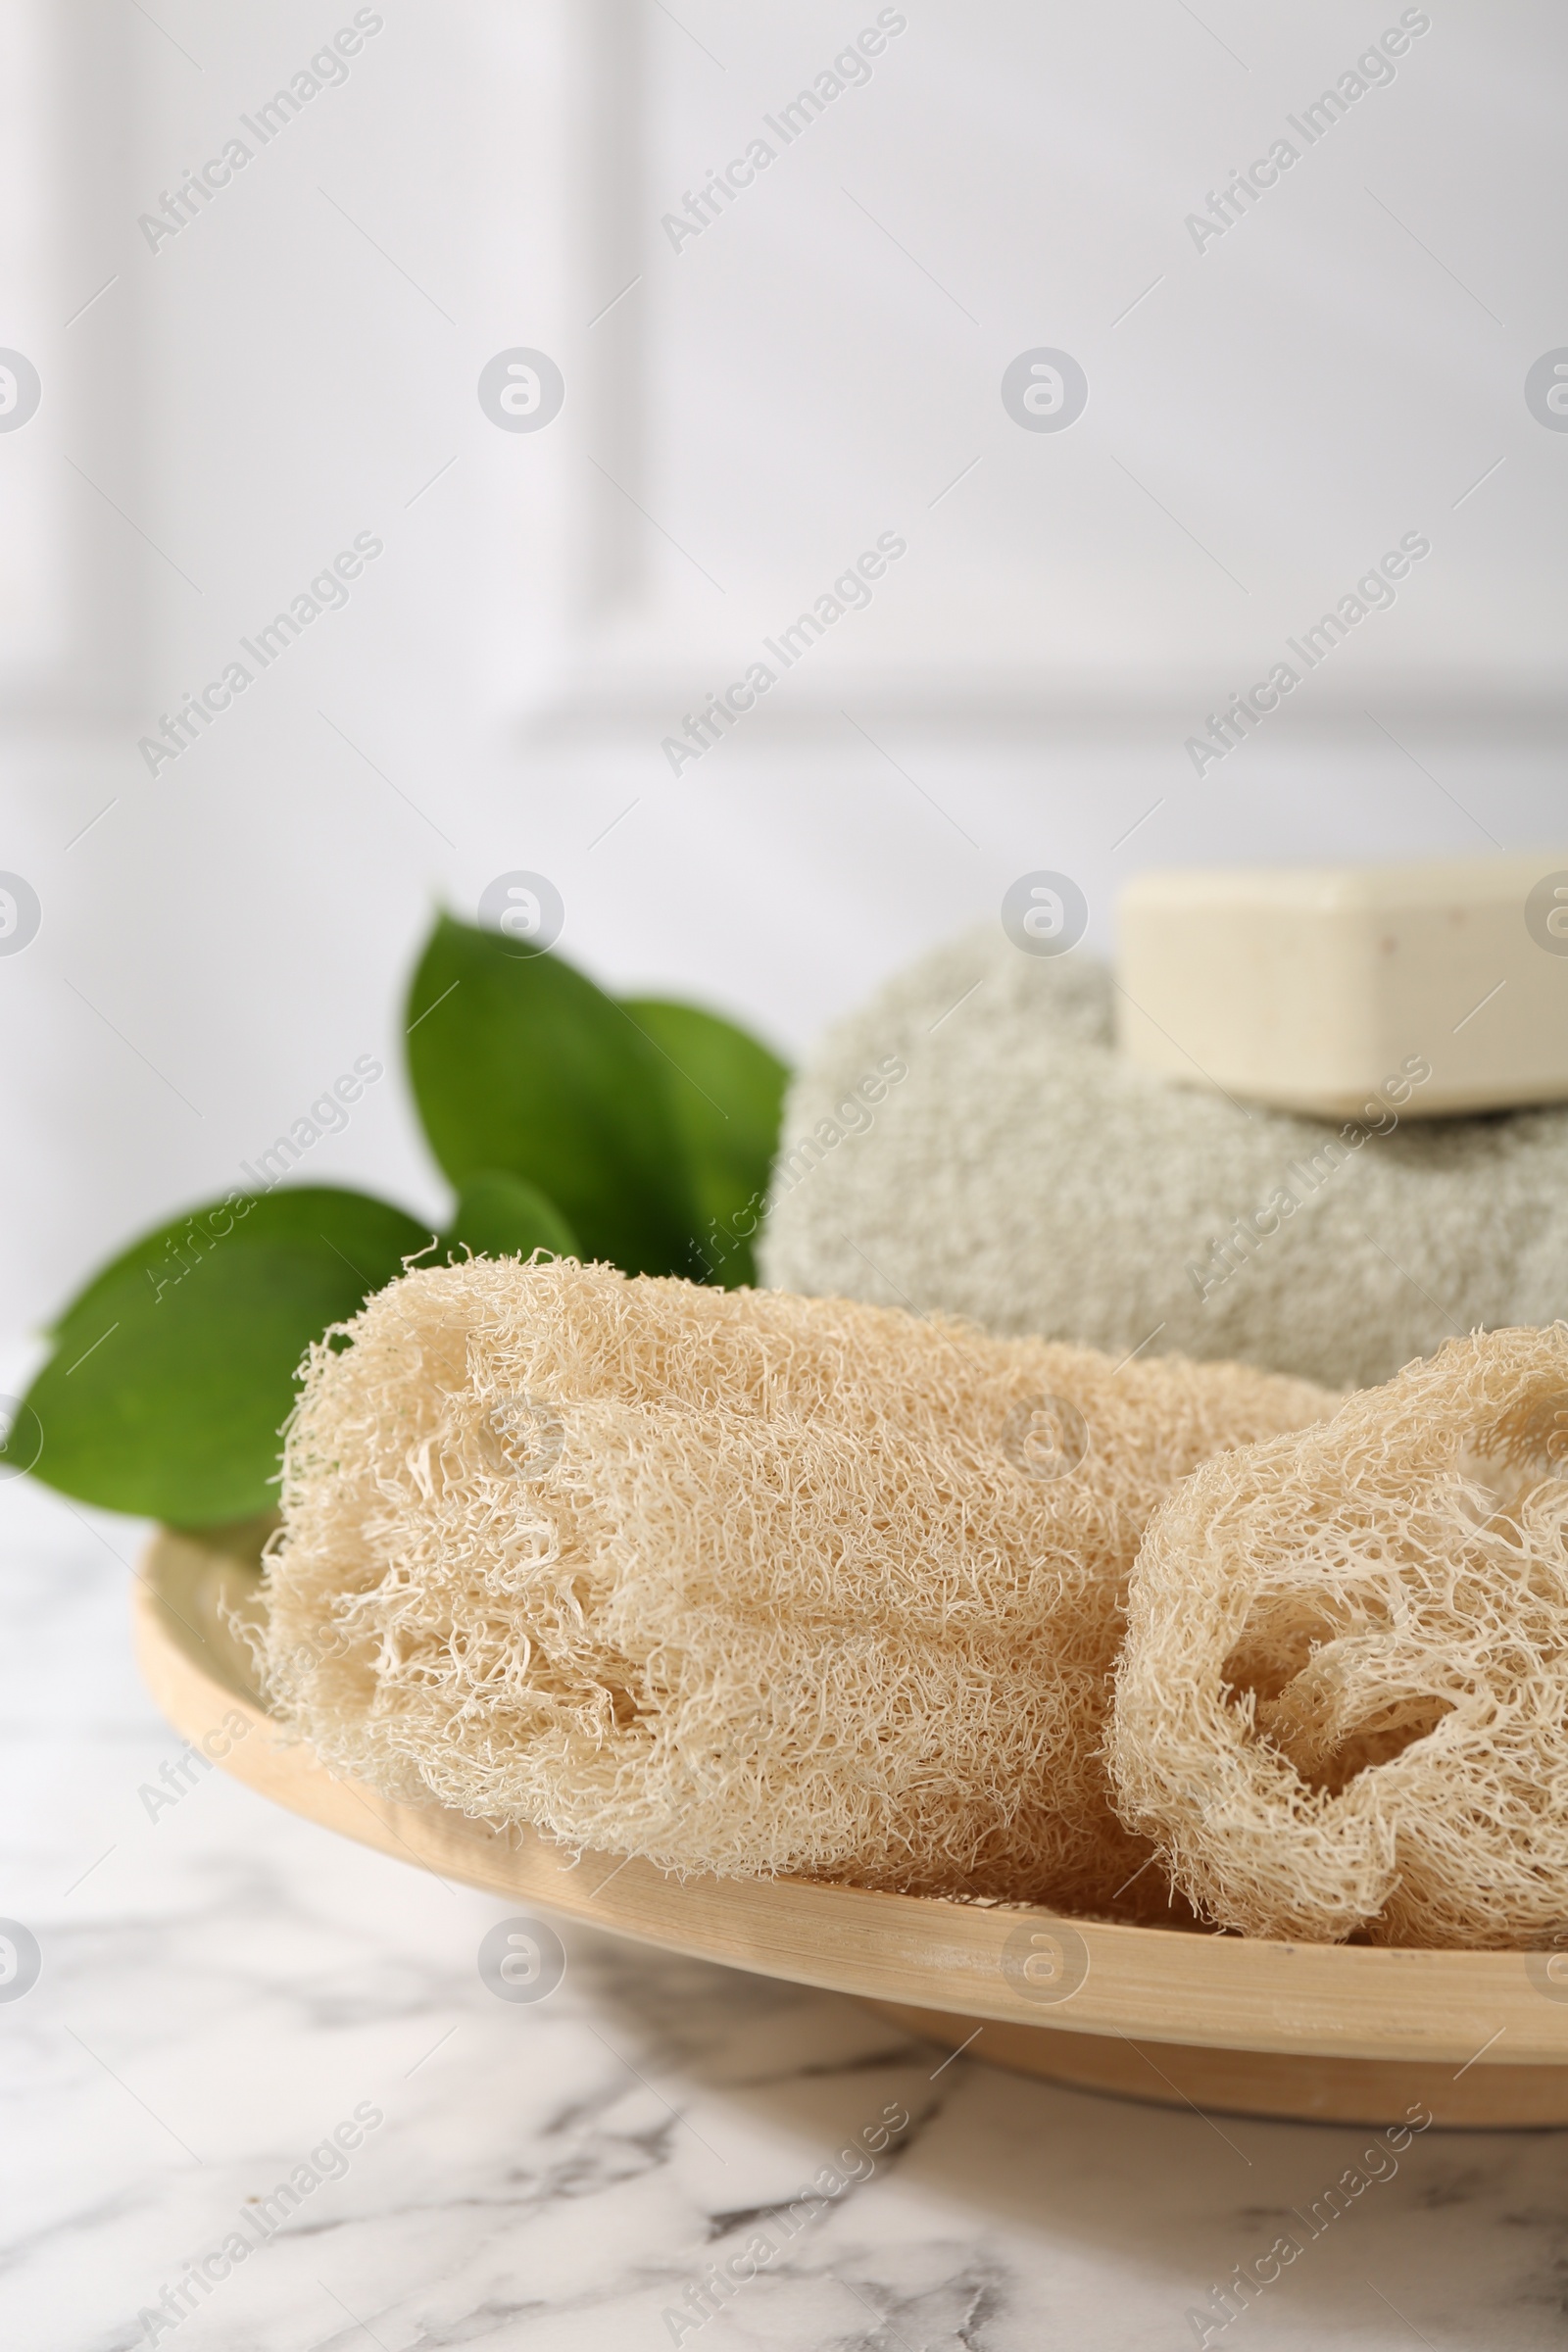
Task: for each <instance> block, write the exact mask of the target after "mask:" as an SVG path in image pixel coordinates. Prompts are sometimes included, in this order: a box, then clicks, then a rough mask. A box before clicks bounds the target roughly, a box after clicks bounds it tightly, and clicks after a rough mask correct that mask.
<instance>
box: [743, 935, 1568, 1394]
mask: <svg viewBox="0 0 1568 2352" xmlns="http://www.w3.org/2000/svg"><path fill="white" fill-rule="evenodd" d="M1113 994H1114V991H1113V984H1112V981H1111V979H1110V975H1109V974H1108V973H1107V972H1106V970H1105V969H1104V967H1103V965H1099V964H1096V963H1094V962H1092V961H1090V960H1089V959H1088V958H1087V957H1086V956H1084V954H1083V953H1082V951H1081V950H1080V951H1076V952H1075V953H1073V954H1072V955H1070V956H1060V957H1054V958H1053V957H1037V956H1026V955H1022V954H1020V953H1019V951H1018V950H1017V949H1016V948H1015V947H1013V945H1012V944H1011V942H1010V941H1009V940H1007V939H1005V938H1004V937H1003V936H1002V935H1001V934H1000V933H997V934H994V935H992V936H989V937H988V936H985V935H978V936H976V937H974V938H972V939H967V940H960V941H958V942H957V943H956V944H955V945H953V946H951V947H947V948H943V949H942V950H940V951H939V952H938V953H936V954H935V955H932V956H928V957H927V958H926V959H925V960H924V961H923V962H921V963H918V964H916V965H915V966H914V967H913V968H912V969H911V970H909V971H907V972H906V973H904V974H902V975H901V976H900V977H899V978H898V979H896V980H894V981H892V982H890V983H889V984H888V985H887V986H886V987H885V988H884V989H883V990H881V992H880V993H879V994H878V995H877V996H876V997H875V998H874V999H873V1000H872V1001H871V1002H870V1003H869V1004H868V1005H865V1006H864V1007H863V1008H862V1009H861V1010H859V1011H858V1012H856V1013H855V1014H854V1015H853V1016H852V1017H851V1018H850V1019H848V1020H846V1021H845V1022H843V1023H842V1024H841V1025H840V1026H839V1027H838V1028H837V1029H836V1030H835V1031H834V1032H833V1033H832V1035H831V1036H830V1037H828V1038H827V1039H826V1040H825V1042H824V1043H823V1045H822V1046H821V1047H820V1048H819V1049H818V1051H817V1053H816V1054H815V1055H814V1056H813V1057H812V1059H811V1061H810V1062H809V1064H808V1065H807V1066H806V1067H805V1068H804V1069H803V1070H802V1071H801V1073H800V1075H799V1076H798V1077H797V1078H796V1080H795V1083H794V1086H793V1088H792V1089H791V1092H790V1095H789V1098H788V1101H787V1103H786V1105H785V1114H784V1130H783V1144H782V1149H781V1152H780V1155H779V1160H778V1165H777V1169H776V1172H775V1176H774V1185H773V1200H772V1205H771V1207H770V1210H769V1214H768V1221H767V1225H766V1228H765V1230H764V1234H763V1237H762V1242H761V1246H760V1264H761V1267H762V1274H763V1279H764V1280H765V1281H767V1282H770V1283H777V1284H779V1285H780V1286H781V1287H783V1288H784V1289H787V1290H795V1291H807V1292H813V1293H819V1294H823V1295H827V1294H832V1293H838V1294H848V1295H849V1296H851V1297H852V1298H862V1299H872V1300H875V1301H877V1302H878V1303H880V1304H884V1305H887V1304H892V1303H893V1302H894V1301H898V1302H899V1303H901V1304H903V1305H906V1306H912V1307H914V1308H915V1309H916V1310H918V1311H920V1312H922V1313H924V1312H927V1311H933V1310H934V1311H936V1312H940V1313H946V1314H958V1315H970V1316H973V1317H974V1319H975V1320H976V1321H977V1322H979V1323H982V1324H984V1325H985V1327H986V1328H987V1329H988V1330H990V1331H995V1332H1038V1333H1039V1334H1040V1335H1041V1336H1042V1337H1044V1338H1046V1339H1053V1340H1077V1341H1082V1342H1083V1343H1085V1344H1086V1345H1088V1346H1090V1347H1095V1348H1105V1349H1107V1350H1108V1351H1109V1352H1110V1353H1111V1354H1112V1355H1117V1356H1119V1355H1124V1354H1125V1353H1126V1352H1127V1350H1128V1349H1129V1348H1138V1347H1141V1346H1143V1345H1144V1344H1145V1343H1147V1344H1148V1346H1149V1348H1151V1350H1152V1351H1155V1352H1157V1351H1160V1350H1170V1351H1173V1352H1174V1351H1180V1352H1181V1353H1183V1354H1186V1355H1194V1356H1201V1357H1209V1358H1214V1357H1229V1358H1232V1359H1234V1360H1239V1361H1241V1362H1244V1363H1252V1364H1262V1365H1267V1366H1268V1367H1270V1368H1271V1369H1272V1370H1275V1371H1280V1372H1294V1373H1296V1374H1298V1375H1299V1377H1301V1378H1303V1379H1307V1380H1316V1381H1322V1382H1323V1383H1325V1384H1326V1385H1327V1386H1328V1387H1330V1388H1351V1387H1363V1386H1366V1385H1368V1384H1370V1383H1372V1382H1374V1381H1380V1380H1387V1379H1389V1378H1390V1377H1391V1376H1392V1375H1393V1374H1394V1373H1395V1372H1397V1370H1398V1368H1399V1366H1400V1365H1401V1364H1404V1363H1408V1362H1409V1360H1410V1358H1411V1356H1412V1355H1425V1354H1429V1353H1430V1352H1431V1350H1432V1349H1433V1348H1436V1347H1438V1346H1439V1345H1440V1344H1441V1342H1442V1341H1443V1340H1444V1339H1445V1338H1446V1336H1447V1334H1448V1333H1449V1332H1450V1331H1452V1330H1454V1329H1456V1328H1457V1329H1459V1330H1471V1329H1474V1328H1475V1327H1476V1326H1478V1325H1481V1326H1491V1325H1497V1324H1507V1323H1549V1322H1550V1321H1551V1320H1552V1318H1553V1317H1554V1316H1556V1315H1561V1314H1568V1109H1563V1108H1559V1109H1554V1110H1536V1111H1521V1112H1517V1113H1515V1114H1513V1115H1511V1116H1491V1117H1487V1118H1475V1119H1440V1120H1426V1121H1421V1122H1412V1121H1407V1120H1405V1119H1404V1118H1402V1117H1401V1116H1400V1113H1399V1109H1398V1104H1397V1102H1396V1101H1389V1102H1385V1103H1381V1104H1379V1105H1378V1106H1377V1108H1376V1109H1375V1111H1374V1113H1373V1117H1372V1122H1371V1126H1373V1127H1377V1128H1379V1129H1381V1130H1382V1132H1378V1133H1374V1132H1372V1131H1371V1127H1369V1126H1367V1125H1361V1126H1360V1127H1358V1128H1352V1133H1351V1137H1350V1140H1348V1141H1347V1140H1346V1138H1345V1136H1344V1135H1343V1134H1342V1123H1324V1122H1321V1121H1318V1120H1315V1119H1307V1118H1299V1117H1296V1116H1294V1115H1292V1114H1290V1113H1287V1112H1284V1111H1276V1110H1269V1109H1265V1108H1264V1107H1263V1106H1262V1105H1261V1104H1258V1103H1252V1104H1250V1105H1247V1104H1243V1103H1232V1102H1229V1101H1227V1099H1226V1098H1225V1097H1224V1096H1223V1095H1214V1094H1207V1093H1204V1092H1202V1091H1201V1090H1199V1089H1196V1088H1193V1087H1187V1086H1180V1085H1176V1084H1174V1083H1173V1082H1172V1081H1170V1080H1169V1079H1167V1078H1164V1077H1160V1076H1156V1075H1154V1074H1152V1073H1151V1072H1150V1071H1147V1070H1142V1069H1138V1068H1135V1067H1133V1066H1132V1065H1131V1064H1130V1063H1128V1062H1125V1061H1123V1060H1122V1059H1121V1058H1120V1057H1119V1056H1118V1054H1116V1053H1115V1051H1114V1050H1113V1047H1112V1043H1111V1031H1112V1021H1111V1005H1112V999H1113ZM1152 1009H1153V1010H1154V1011H1155V1012H1156V1013H1157V1012H1158V1009H1159V1008H1158V1007H1157V1006H1154V1007H1152ZM1438 1042H1441V1041H1438ZM1423 1043H1425V1044H1426V1045H1427V1047H1428V1049H1429V1050H1430V1051H1433V1052H1435V1051H1436V1043H1435V1041H1432V1040H1425V1041H1423V1040H1422V1039H1420V1038H1415V1039H1414V1040H1412V1044H1413V1046H1414V1047H1415V1048H1417V1049H1419V1048H1420V1047H1421V1046H1422V1045H1423ZM1391 1075H1394V1076H1395V1077H1396V1085H1395V1088H1394V1090H1393V1092H1394V1095H1395V1096H1396V1097H1397V1096H1399V1095H1400V1094H1401V1093H1402V1094H1403V1095H1404V1097H1405V1098H1406V1099H1408V1096H1409V1092H1410V1087H1409V1083H1408V1082H1407V1081H1406V1080H1405V1079H1403V1078H1402V1077H1399V1076H1398V1075H1397V1073H1391ZM1357 1139H1358V1140H1357ZM1282 1195H1283V1196H1284V1197H1285V1198H1284V1199H1283V1201H1282V1199H1281V1196H1282Z"/></svg>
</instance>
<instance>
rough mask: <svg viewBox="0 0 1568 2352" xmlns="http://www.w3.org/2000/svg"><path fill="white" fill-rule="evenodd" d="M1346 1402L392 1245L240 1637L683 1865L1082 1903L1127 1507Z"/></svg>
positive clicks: (397, 1790) (457, 1767)
mask: <svg viewBox="0 0 1568 2352" xmlns="http://www.w3.org/2000/svg"><path fill="white" fill-rule="evenodd" d="M1332 1403H1333V1400H1332V1399H1331V1398H1329V1397H1325V1396H1324V1395H1323V1394H1322V1393H1321V1392H1319V1391H1317V1390H1313V1389H1309V1388H1307V1387H1305V1386H1304V1385H1302V1384H1300V1383H1298V1382H1293V1381H1288V1380H1282V1379H1277V1378H1271V1377H1269V1376H1267V1375H1262V1374H1259V1373H1256V1372H1253V1371H1250V1370H1247V1369H1244V1368H1242V1367H1238V1366H1235V1365H1196V1364H1190V1363H1186V1362H1183V1361H1179V1360H1167V1361H1160V1362H1154V1363H1147V1362H1132V1363H1126V1364H1123V1365H1121V1366H1119V1367H1118V1366H1116V1365H1113V1364H1112V1363H1111V1362H1110V1360H1109V1359H1108V1358H1106V1357H1104V1356H1100V1355H1096V1354H1094V1353H1092V1352H1091V1351H1089V1350H1087V1349H1083V1348H1063V1347H1049V1346H1046V1345H1044V1344H1041V1343H1039V1342H999V1341H995V1340H989V1339H986V1338H984V1337H982V1336H981V1335H979V1334H977V1333H975V1332H974V1331H972V1330H969V1329H966V1328H963V1327H959V1326H956V1325H952V1324H947V1325H944V1324H937V1323H930V1322H924V1321H921V1320H920V1319H918V1318H917V1317H915V1316H912V1315H907V1314H904V1313H902V1312H899V1311H897V1310H894V1311H887V1310H882V1309H878V1308H873V1307H868V1306H862V1305H855V1304H850V1303H847V1302H846V1301H844V1300H841V1299H797V1298H791V1297H786V1296H782V1295H779V1294H776V1293H766V1292H748V1291H739V1292H723V1291H717V1290H711V1289H700V1288H697V1287H696V1286H694V1285H692V1284H690V1283H686V1282H681V1281H675V1280H656V1279H652V1278H646V1277H638V1278H628V1277H626V1276H624V1275H621V1274H618V1273H616V1272H615V1271H613V1269H612V1268H610V1267H607V1266H587V1267H584V1266H579V1265H577V1264H574V1263H572V1262H569V1261H560V1262H535V1263H533V1264H530V1265H522V1264H519V1263H517V1262H516V1261H512V1262H499V1263H495V1262H489V1261H485V1260H479V1261H476V1262H473V1263H470V1264H467V1265H464V1266H459V1267H452V1268H446V1269H442V1270H439V1271H423V1272H416V1273H412V1274H409V1275H407V1276H405V1277H404V1278H403V1279H402V1280H400V1281H397V1282H394V1283H393V1284H391V1285H390V1287H389V1288H388V1289H386V1290H385V1291H383V1292H381V1293H380V1294H379V1296H377V1297H376V1298H374V1299H371V1300H370V1301H369V1302H368V1305H367V1306H366V1307H365V1309H364V1311H363V1312H362V1313H361V1314H360V1315H359V1316H358V1317H356V1319H355V1320H354V1321H353V1322H352V1323H351V1324H348V1325H346V1326H344V1327H343V1330H342V1331H341V1332H339V1333H337V1334H333V1335H329V1336H328V1339H327V1340H326V1341H324V1342H323V1343H322V1344H321V1345H319V1347H318V1348H315V1349H314V1351H313V1354H312V1358H311V1362H310V1366H309V1370H308V1374H307V1377H306V1381H305V1387H304V1393H303V1396H302V1397H301V1400H300V1403H299V1406H298V1409H297V1411H296V1413H295V1416H294V1418H293V1421H292V1423H291V1426H290V1429H289V1432H288V1437H287V1447H286V1454H285V1460H284V1473H283V1495H282V1509H283V1518H284V1526H283V1530H282V1534H281V1537H280V1539H278V1541H277V1543H276V1546H275V1551H274V1555H273V1557H272V1558H271V1560H270V1563H269V1567H268V1593H269V1603H270V1615H269V1619H268V1625H267V1630H266V1633H265V1635H264V1636H263V1637H262V1639H263V1642H264V1644H265V1647H264V1658H263V1663H264V1666H265V1670H266V1674H267V1677H268V1681H269V1684H270V1692H271V1695H272V1698H273V1702H274V1704H275V1705H276V1707H277V1708H278V1710H279V1711H280V1712H281V1714H282V1715H283V1716H284V1718H285V1719H286V1720H287V1721H288V1722H290V1723H291V1724H292V1725H293V1727H294V1728H295V1729H296V1730H297V1731H298V1732H299V1733H300V1734H302V1735H303V1736H305V1737H306V1738H308V1739H309V1740H311V1741H312V1742H313V1743H314V1745H315V1746H316V1748H317V1750H318V1752H319V1754H320V1755H321V1756H322V1757H323V1759H324V1760H325V1761H326V1762H328V1763H329V1764H331V1765H332V1766H334V1767H335V1768H338V1769H341V1770H343V1771H347V1772H354V1773H358V1774H361V1775H363V1777H364V1778H365V1779H367V1780H368V1781H369V1782H371V1783H373V1784H374V1786H375V1787H376V1788H378V1789H382V1790H383V1791H385V1792H386V1793H387V1794H388V1795H392V1796H396V1797H402V1798H407V1799H428V1798H431V1797H433V1798H436V1799H438V1800H439V1801H440V1802H441V1803H443V1804H446V1805H451V1806H455V1807H457V1808H458V1809H460V1810H461V1811H463V1812H465V1813H467V1814H470V1815H474V1816H478V1817H481V1818H485V1819H489V1820H494V1821H498V1822H514V1823H522V1822H526V1823H532V1824H535V1825H537V1826H538V1827H539V1828H541V1829H543V1830H546V1831H548V1832H550V1833H551V1834H552V1835H554V1836H556V1837H557V1838H561V1839H563V1840H564V1841H566V1842H568V1843H570V1844H572V1845H574V1846H577V1847H594V1848H599V1849H602V1850H605V1851H608V1852H613V1853H637V1854H644V1855H647V1856H649V1857H650V1858H651V1859H652V1860H654V1861H655V1862H657V1863H659V1864H661V1865H662V1866H663V1867H665V1868H669V1869H674V1870H689V1871H716V1872H720V1873H727V1874H732V1875H757V1874H764V1873H774V1872H793V1873H809V1874H817V1875H824V1876H831V1877H835V1878H842V1879H849V1880H854V1881H857V1882H858V1883H859V1884H861V1885H865V1886H871V1887H899V1888H904V1889H907V1890H910V1891H929V1892H937V1891H941V1892H957V1891H965V1890H967V1891H970V1892H974V1893H993V1894H1008V1895H1018V1896H1037V1897H1050V1898H1052V1899H1054V1900H1060V1901H1078V1902H1081V1903H1087V1904H1098V1905H1104V1904H1108V1903H1109V1902H1110V1901H1111V1900H1112V1898H1113V1897H1114V1895H1115V1892H1116V1889H1117V1888H1118V1887H1119V1886H1120V1885H1121V1883H1122V1881H1123V1880H1125V1879H1126V1878H1127V1877H1128V1876H1129V1875H1130V1874H1131V1873H1133V1872H1135V1871H1137V1870H1138V1868H1139V1866H1140V1863H1141V1862H1142V1861H1143V1860H1144V1859H1146V1858H1147V1855H1148V1853H1149V1850H1150V1849H1149V1848H1148V1846H1147V1845H1146V1844H1144V1843H1143V1842H1141V1841H1139V1840H1137V1839H1135V1838H1130V1837H1129V1836H1128V1835H1127V1833H1126V1832H1125V1831H1124V1830H1122V1829H1121V1827H1120V1826H1119V1824H1118V1823H1117V1822H1116V1820H1115V1818H1114V1816H1113V1815H1112V1813H1111V1811H1110V1809H1109V1805H1108V1801H1107V1795H1106V1789H1105V1781H1104V1767H1103V1757H1102V1755H1101V1753H1100V1750H1101V1748H1102V1746H1103V1736H1104V1728H1105V1718H1106V1712H1107V1709H1108V1704H1109V1695H1110V1673H1111V1669H1112V1666H1113V1663H1114V1656H1115V1650H1116V1645H1117V1642H1118V1641H1119V1638H1120V1633H1121V1624H1122V1600H1123V1594H1124V1589H1125V1583H1126V1577H1127V1573H1128V1570H1129V1568H1130V1566H1131V1563H1132V1559H1133V1556H1134V1553H1135V1551H1136V1549H1137V1545H1138V1541H1139V1538H1140V1536H1141V1535H1142V1533H1143V1529H1144V1527H1145V1524H1146V1523H1147V1521H1148V1519H1149V1516H1150V1513H1151V1512H1152V1509H1153V1508H1154V1506H1155V1504H1156V1502H1157V1501H1158V1500H1159V1498H1160V1496H1161V1495H1163V1494H1164V1493H1165V1491H1166V1490H1167V1489H1168V1488H1169V1487H1170V1486H1171V1484H1172V1483H1173V1481H1175V1480H1176V1479H1178V1478H1180V1477H1181V1476H1182V1475H1183V1473H1184V1472H1186V1471H1187V1470H1189V1469H1190V1468H1191V1467H1192V1466H1193V1465H1194V1463H1196V1462H1199V1461H1201V1460H1203V1459H1204V1458H1205V1457H1206V1456H1207V1455H1209V1454H1210V1453H1212V1452H1213V1451H1214V1449H1215V1448H1216V1447H1217V1446H1225V1445H1235V1444H1242V1443H1247V1442H1249V1441H1250V1440H1252V1439H1255V1438H1257V1437H1259V1436H1262V1435H1265V1434H1271V1433H1273V1432H1275V1431H1278V1430H1281V1429H1288V1428H1295V1427H1299V1425H1300V1424H1301V1423H1302V1422H1304V1421H1306V1420H1308V1419H1310V1418H1311V1417H1312V1416H1313V1415H1314V1414H1318V1413H1321V1412H1324V1411H1327V1410H1330V1409H1332ZM1139 1898H1144V1899H1146V1901H1149V1902H1153V1903H1157V1904H1159V1905H1163V1903H1164V1901H1165V1895H1164V1890H1163V1888H1156V1887H1153V1886H1152V1874H1146V1875H1145V1877H1144V1879H1143V1880H1141V1881H1140V1882H1139V1883H1138V1885H1137V1887H1135V1889H1134V1899H1135V1900H1136V1899H1139Z"/></svg>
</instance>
